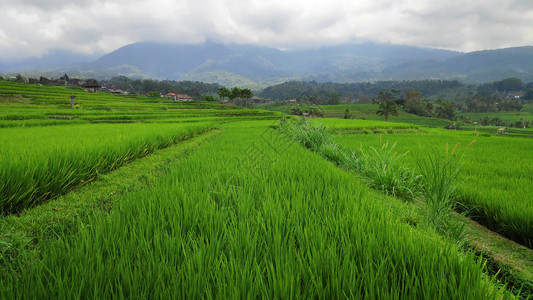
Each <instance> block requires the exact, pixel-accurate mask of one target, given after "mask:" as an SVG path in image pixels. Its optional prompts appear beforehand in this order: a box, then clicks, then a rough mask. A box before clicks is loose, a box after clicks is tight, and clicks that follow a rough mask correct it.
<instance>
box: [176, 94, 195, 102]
mask: <svg viewBox="0 0 533 300" xmlns="http://www.w3.org/2000/svg"><path fill="white" fill-rule="evenodd" d="M177 98H178V101H191V100H192V98H191V96H189V95H187V94H178V95H177Z"/></svg>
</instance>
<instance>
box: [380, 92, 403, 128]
mask: <svg viewBox="0 0 533 300" xmlns="http://www.w3.org/2000/svg"><path fill="white" fill-rule="evenodd" d="M375 103H377V104H378V105H379V107H378V110H377V111H376V114H377V115H378V116H383V117H385V121H388V120H389V116H391V115H392V116H397V115H398V110H397V106H396V98H395V97H394V95H393V94H392V93H390V92H380V93H379V95H378V97H377V98H376V99H375Z"/></svg>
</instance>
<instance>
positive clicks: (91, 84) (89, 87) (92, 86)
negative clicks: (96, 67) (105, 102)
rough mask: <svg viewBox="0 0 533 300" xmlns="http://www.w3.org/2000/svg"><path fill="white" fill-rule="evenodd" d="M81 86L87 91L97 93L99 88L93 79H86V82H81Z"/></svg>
mask: <svg viewBox="0 0 533 300" xmlns="http://www.w3.org/2000/svg"><path fill="white" fill-rule="evenodd" d="M81 87H82V88H83V89H85V91H86V92H89V93H98V90H99V89H100V88H101V86H100V85H99V84H98V82H96V80H94V79H89V80H87V82H86V83H84V84H82V85H81Z"/></svg>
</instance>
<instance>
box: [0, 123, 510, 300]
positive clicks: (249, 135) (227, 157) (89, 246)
mask: <svg viewBox="0 0 533 300" xmlns="http://www.w3.org/2000/svg"><path fill="white" fill-rule="evenodd" d="M251 123H253V122H249V123H241V124H236V123H233V124H228V127H225V129H224V130H223V131H222V133H221V134H219V135H217V136H216V137H214V138H213V139H212V140H211V141H210V142H209V143H207V144H205V145H203V146H202V147H200V148H198V149H197V150H196V151H194V152H192V153H191V154H190V155H189V156H188V158H187V159H185V160H181V161H180V162H178V163H176V164H175V165H172V166H170V170H169V173H168V174H167V175H165V176H162V177H161V178H160V179H159V180H158V181H157V182H154V183H153V184H151V185H150V186H149V187H147V188H144V189H142V190H137V191H135V192H133V193H125V194H123V195H122V197H121V199H120V202H119V204H118V208H116V209H113V210H112V211H111V213H110V214H108V213H103V212H102V214H101V215H99V214H94V215H91V216H90V218H89V220H88V223H87V224H79V230H78V231H77V232H78V233H77V234H76V235H60V237H59V239H58V240H57V241H56V242H54V243H51V244H49V245H46V246H43V247H42V248H41V251H40V252H39V253H31V254H28V257H27V258H26V259H27V261H26V262H25V263H23V264H21V265H20V267H19V269H18V270H16V271H15V272H14V273H13V274H12V275H11V274H10V275H11V276H7V278H6V280H2V281H1V282H0V298H4V297H5V298H9V297H15V298H23V299H42V298H59V299H63V298H92V299H94V298H98V299H101V298H187V299H189V298H218V299H226V298H282V299H286V298H295V299H302V298H305V299H313V298H335V299H336V298H353V299H366V298H369V299H389V298H393V299H398V298H415V299H419V298H423V299H508V298H512V295H510V294H509V293H508V292H507V291H505V289H504V288H501V287H499V286H498V285H497V284H496V283H495V282H493V281H491V278H490V277H488V276H487V275H486V274H484V273H483V271H482V268H483V263H482V262H480V261H478V262H476V261H475V259H474V255H473V254H472V253H468V254H466V255H464V254H461V253H460V251H459V249H458V247H457V246H456V245H454V244H452V243H449V242H447V241H445V240H442V239H440V238H439V237H438V236H437V235H436V234H435V233H434V232H432V231H424V230H423V229H419V228H413V227H411V226H409V225H407V224H404V223H402V222H400V221H399V220H398V219H397V218H396V217H394V216H393V215H392V214H391V213H390V212H389V211H388V210H387V209H386V208H385V207H384V206H383V204H382V203H381V201H380V199H381V198H382V197H383V195H382V194H380V193H377V192H374V191H372V190H370V189H368V188H367V187H366V185H365V184H364V183H363V182H360V181H356V180H354V177H353V176H352V175H351V174H350V173H348V172H345V171H344V170H342V169H340V168H337V167H335V166H334V165H332V164H331V163H329V162H327V161H325V160H322V159H317V155H316V154H314V153H311V152H309V151H307V150H306V149H304V148H303V147H299V146H296V144H295V143H289V144H286V143H285V141H284V140H283V139H281V138H279V136H278V134H279V133H276V132H271V133H272V136H273V139H272V140H271V141H269V142H270V144H271V145H272V146H273V148H274V149H280V148H281V147H283V149H284V151H283V154H276V152H275V151H274V150H272V149H271V148H269V147H266V146H267V145H266V144H264V143H263V142H262V141H261V138H260V136H261V134H262V133H264V131H265V129H266V126H257V125H255V127H254V125H253V124H251ZM268 130H270V129H268ZM251 147H252V148H254V149H255V148H259V149H264V151H263V152H262V153H261V155H262V156H261V157H263V158H262V159H258V160H257V161H256V162H254V164H253V165H244V166H243V165H242V164H241V163H240V160H241V158H242V156H243V154H245V153H246V152H247V151H246V149H249V148H251ZM214 153H215V155H214ZM253 157H257V156H256V155H254V156H253ZM266 158H268V159H266ZM252 166H254V167H252ZM251 172H257V175H258V176H251V175H252V174H251ZM206 174H209V176H206Z"/></svg>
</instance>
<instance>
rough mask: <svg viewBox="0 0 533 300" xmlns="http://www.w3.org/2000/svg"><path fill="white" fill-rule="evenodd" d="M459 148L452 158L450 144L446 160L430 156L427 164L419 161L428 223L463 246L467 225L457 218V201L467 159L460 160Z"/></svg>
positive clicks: (456, 146)
mask: <svg viewBox="0 0 533 300" xmlns="http://www.w3.org/2000/svg"><path fill="white" fill-rule="evenodd" d="M472 143H473V142H472ZM472 143H470V144H469V145H468V147H467V148H469V147H470V146H471V145H472ZM458 147H459V143H457V144H456V145H455V147H454V148H453V150H452V152H451V154H449V153H448V144H446V155H445V156H444V157H443V156H442V155H439V154H438V153H436V154H430V155H428V158H427V159H426V160H421V161H419V163H418V167H419V170H420V173H421V178H422V191H423V195H424V199H425V204H426V205H425V206H426V210H425V211H426V214H425V215H426V220H427V223H428V224H429V225H431V226H432V227H434V228H435V229H436V230H437V231H438V232H440V233H443V234H446V235H448V236H450V237H452V238H453V239H455V240H457V241H459V242H460V241H461V240H462V239H463V236H464V226H465V224H464V223H462V222H461V221H458V220H457V219H455V218H453V212H454V210H455V209H456V206H457V205H458V203H457V201H456V197H457V196H456V190H457V186H458V183H457V179H458V176H459V173H460V172H461V166H462V159H463V157H464V153H463V155H462V156H461V157H457V156H456V151H457V148H458Z"/></svg>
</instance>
